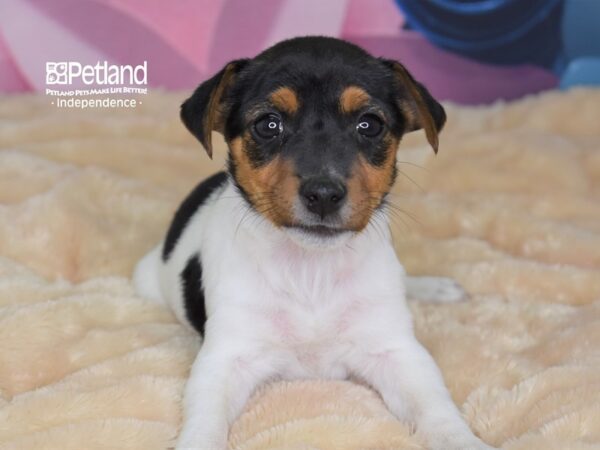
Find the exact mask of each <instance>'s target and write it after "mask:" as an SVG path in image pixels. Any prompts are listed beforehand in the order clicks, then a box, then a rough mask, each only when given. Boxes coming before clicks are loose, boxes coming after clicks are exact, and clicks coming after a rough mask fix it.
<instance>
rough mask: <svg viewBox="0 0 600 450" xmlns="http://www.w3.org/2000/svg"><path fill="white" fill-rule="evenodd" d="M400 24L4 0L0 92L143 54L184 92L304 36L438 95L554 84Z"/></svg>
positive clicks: (340, 15) (278, 7)
mask: <svg viewBox="0 0 600 450" xmlns="http://www.w3.org/2000/svg"><path fill="white" fill-rule="evenodd" d="M402 24H403V17H402V14H401V11H400V9H398V8H397V7H396V5H395V4H394V2H393V1H392V0H328V1H325V0H174V1H164V0H52V1H50V0H2V1H1V2H0V92H9V93H16V92H27V91H42V92H43V91H44V89H45V87H46V85H45V64H46V61H77V62H80V63H82V64H95V63H96V62H97V61H104V60H107V61H109V63H111V64H132V65H136V64H140V63H141V62H143V61H144V60H147V61H148V81H149V85H150V86H151V87H161V88H166V89H189V88H191V87H193V86H195V85H197V84H198V83H199V82H200V81H202V80H203V79H205V78H207V77H208V76H210V75H211V74H213V73H214V72H216V71H217V70H219V69H220V68H221V67H222V66H223V64H225V63H226V62H227V61H229V60H231V59H234V58H238V57H247V56H253V55H255V54H257V53H258V52H260V51H261V50H262V49H264V48H266V47H268V46H269V45H271V44H273V43H275V42H277V41H280V40H282V39H285V38H289V37H293V36H299V35H307V34H320V35H329V36H337V37H342V38H344V39H348V40H350V41H352V42H355V43H357V44H359V45H361V46H363V47H365V48H366V49H367V50H369V51H371V52H372V53H373V54H375V55H377V56H386V57H389V58H395V59H398V60H400V61H401V62H403V63H404V64H405V65H406V66H407V67H408V68H409V70H411V71H412V72H413V74H414V75H415V76H416V78H418V79H419V80H421V81H422V82H424V83H425V84H426V85H427V86H428V87H429V88H430V90H431V91H432V93H433V94H434V95H435V96H437V97H439V98H440V99H446V100H455V101H458V102H461V103H486V102H490V101H493V100H496V99H498V98H503V99H511V98H516V97H520V96H522V95H524V94H527V93H532V92H537V91H540V90H544V89H549V88H553V87H555V86H556V83H557V80H556V78H555V77H554V75H552V74H551V73H549V72H547V71H545V70H543V69H539V68H535V67H532V66H519V67H498V66H488V65H483V64H479V63H477V62H474V61H470V60H467V59H465V58H462V57H460V56H457V55H454V54H451V53H448V52H445V51H442V50H440V49H437V48H435V47H433V46H432V45H431V44H429V43H428V42H427V41H425V39H424V38H423V37H422V36H420V35H419V34H417V33H415V32H411V31H406V30H403V29H402Z"/></svg>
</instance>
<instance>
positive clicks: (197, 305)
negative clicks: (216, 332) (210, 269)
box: [180, 253, 206, 336]
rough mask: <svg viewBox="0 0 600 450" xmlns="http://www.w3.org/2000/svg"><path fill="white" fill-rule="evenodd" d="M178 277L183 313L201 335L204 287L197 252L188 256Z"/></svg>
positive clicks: (204, 315)
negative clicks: (181, 292) (179, 278)
mask: <svg viewBox="0 0 600 450" xmlns="http://www.w3.org/2000/svg"><path fill="white" fill-rule="evenodd" d="M180 277H181V285H182V288H183V301H184V305H183V306H184V307H185V314H186V316H187V319H188V320H189V322H190V323H191V324H192V326H193V327H194V328H195V329H196V331H198V333H200V335H201V336H203V335H204V324H205V323H206V307H205V305H204V288H203V287H202V264H201V263H200V256H199V255H198V254H197V253H196V254H195V255H193V256H192V257H190V259H189V260H188V262H187V264H186V265H185V269H183V271H182V272H181V274H180Z"/></svg>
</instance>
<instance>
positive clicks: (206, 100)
mask: <svg viewBox="0 0 600 450" xmlns="http://www.w3.org/2000/svg"><path fill="white" fill-rule="evenodd" d="M247 63H248V60H247V59H239V60H236V61H231V62H230V63H228V64H227V65H226V66H225V67H223V69H221V71H220V72H219V73H217V74H216V75H215V76H214V77H212V78H211V79H209V80H206V81H205V82H204V83H202V84H201V85H200V86H198V87H197V88H196V90H195V91H194V93H193V94H192V96H191V97H190V98H188V99H187V100H186V101H185V102H183V104H182V105H181V112H180V117H181V120H182V121H183V123H184V124H185V126H186V128H187V129H188V130H189V131H190V133H192V134H193V135H194V136H196V138H197V139H198V140H199V141H200V143H201V144H202V145H203V146H204V149H205V150H206V153H208V156H209V157H210V158H212V139H211V133H212V131H213V130H215V131H219V132H220V133H223V129H224V126H225V120H226V118H227V105H225V104H224V100H225V96H226V95H225V94H226V92H227V90H228V89H229V88H230V87H231V84H232V82H233V80H234V78H235V76H236V74H237V73H239V71H240V70H242V68H243V67H244V66H245V65H246V64H247Z"/></svg>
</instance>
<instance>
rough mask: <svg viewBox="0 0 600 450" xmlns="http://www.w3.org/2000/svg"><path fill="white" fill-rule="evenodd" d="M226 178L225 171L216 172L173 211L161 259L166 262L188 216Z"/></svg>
mask: <svg viewBox="0 0 600 450" xmlns="http://www.w3.org/2000/svg"><path fill="white" fill-rule="evenodd" d="M226 180H227V174H226V173H225V172H217V173H216V174H214V175H213V176H211V177H209V178H207V179H206V180H204V181H202V182H201V183H200V184H199V185H198V186H196V187H195V188H194V190H193V191H192V192H191V193H190V194H189V195H188V196H187V197H186V199H185V200H184V201H183V203H181V205H180V206H179V208H178V209H177V212H176V213H175V217H173V221H172V222H171V226H170V227H169V231H168V232H167V237H166V238H165V243H164V245H163V249H162V259H163V261H165V262H166V261H167V260H168V259H169V256H171V253H172V252H173V249H174V248H175V244H177V241H178V240H179V237H180V236H181V234H182V233H183V230H185V227H186V225H187V224H188V222H189V221H190V218H191V217H192V216H193V215H194V214H195V213H196V211H198V208H200V207H201V206H202V205H203V204H204V202H205V201H206V199H207V198H208V197H209V196H210V194H212V193H213V192H214V191H215V189H218V188H219V187H220V186H222V185H223V184H224V183H225V181H226Z"/></svg>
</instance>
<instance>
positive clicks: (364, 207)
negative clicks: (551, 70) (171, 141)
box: [181, 37, 446, 240]
mask: <svg viewBox="0 0 600 450" xmlns="http://www.w3.org/2000/svg"><path fill="white" fill-rule="evenodd" d="M181 118H182V120H183V122H184V124H185V125H186V127H187V128H188V129H189V130H190V131H191V132H192V133H193V134H194V135H195V136H196V137H197V138H198V140H199V141H200V142H201V143H202V145H203V146H204V148H205V149H206V151H207V152H208V154H209V155H212V145H211V132H212V131H213V130H216V131H220V132H221V133H223V134H224V136H225V139H226V141H227V143H228V145H229V170H230V173H231V176H232V178H233V180H234V182H235V183H236V185H237V187H238V189H239V191H240V192H241V194H242V195H243V197H244V198H245V199H246V201H247V202H248V204H249V205H250V206H251V207H252V208H253V209H255V210H256V211H257V212H258V213H260V214H262V215H263V216H264V217H266V218H267V219H268V220H270V221H271V222H272V223H273V224H274V225H275V226H277V227H280V228H283V229H285V230H286V231H288V232H289V233H290V234H292V235H293V236H296V237H297V236H305V237H307V238H309V239H315V238H318V239H319V240H324V239H331V238H333V237H336V236H340V235H351V233H352V232H359V231H361V230H362V229H364V228H365V227H366V226H367V224H368V223H369V221H370V220H371V217H372V215H373V213H374V211H376V210H377V209H378V208H379V207H380V206H381V205H382V204H383V202H384V200H385V196H386V194H387V193H388V191H389V189H390V187H391V186H392V184H393V182H394V179H395V176H396V149H397V146H398V143H399V141H400V139H401V137H402V135H403V134H404V133H406V132H409V131H413V130H418V129H421V128H424V130H425V133H426V136H427V139H428V141H429V143H430V145H431V147H432V148H433V150H434V151H436V152H437V147H438V137H437V136H438V132H439V131H440V130H441V128H442V126H443V125H444V122H445V119H446V115H445V113H444V109H443V108H442V106H441V105H440V104H439V103H438V102H437V101H435V100H434V99H433V98H432V97H431V95H430V94H429V92H427V90H426V89H425V88H424V87H423V86H422V85H421V84H420V83H418V82H417V81H415V80H414V79H413V77H412V76H411V75H410V74H409V73H408V71H407V70H406V69H405V68H404V67H403V66H402V65H401V64H400V63H398V62H396V61H390V60H384V59H377V58H374V57H372V56H371V55H369V54H368V53H366V52H365V51H364V50H362V49H361V48H359V47H356V46H355V45H352V44H349V43H347V42H344V41H341V40H338V39H333V38H324V37H306V38H296V39H292V40H288V41H284V42H281V43H279V44H277V45H275V46H273V47H271V48H269V49H268V50H266V51H264V52H263V53H261V54H260V55H258V56H257V57H256V58H254V59H244V60H237V61H232V62H230V63H229V64H227V65H226V66H225V67H224V68H223V69H222V70H221V71H220V72H219V73H218V74H216V75H215V76H214V77H213V78H211V79H210V80H208V81H206V82H204V83H203V84H201V85H200V86H199V87H198V88H197V89H196V91H195V92H194V94H193V95H192V96H191V97H190V98H189V99H188V100H186V101H185V102H184V103H183V105H182V107H181Z"/></svg>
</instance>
